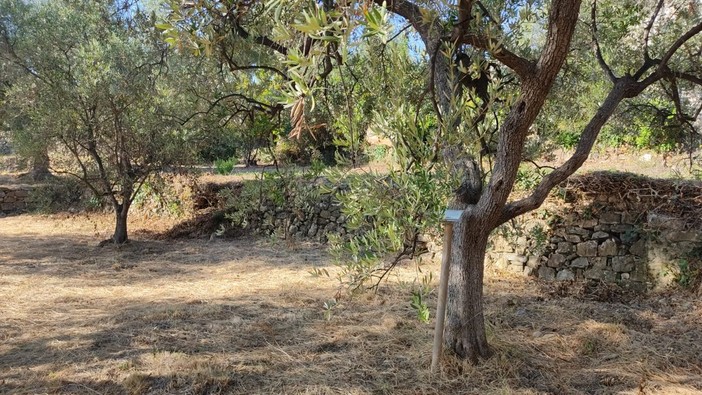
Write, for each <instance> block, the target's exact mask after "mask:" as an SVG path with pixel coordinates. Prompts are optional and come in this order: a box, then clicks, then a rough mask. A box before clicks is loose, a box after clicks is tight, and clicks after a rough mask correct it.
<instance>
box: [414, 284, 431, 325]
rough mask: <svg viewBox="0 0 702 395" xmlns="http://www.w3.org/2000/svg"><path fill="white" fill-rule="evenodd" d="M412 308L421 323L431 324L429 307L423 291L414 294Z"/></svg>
mask: <svg viewBox="0 0 702 395" xmlns="http://www.w3.org/2000/svg"><path fill="white" fill-rule="evenodd" d="M410 306H411V307H412V309H414V310H415V311H416V312H417V319H418V320H419V321H421V322H423V323H427V322H429V306H427V303H426V301H425V300H424V295H423V293H422V292H421V291H413V292H412V302H411V303H410Z"/></svg>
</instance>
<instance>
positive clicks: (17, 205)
mask: <svg viewBox="0 0 702 395" xmlns="http://www.w3.org/2000/svg"><path fill="white" fill-rule="evenodd" d="M29 192H30V191H29V188H8V187H0V212H2V213H3V214H9V213H16V212H22V211H25V210H26V209H27V201H28V200H29Z"/></svg>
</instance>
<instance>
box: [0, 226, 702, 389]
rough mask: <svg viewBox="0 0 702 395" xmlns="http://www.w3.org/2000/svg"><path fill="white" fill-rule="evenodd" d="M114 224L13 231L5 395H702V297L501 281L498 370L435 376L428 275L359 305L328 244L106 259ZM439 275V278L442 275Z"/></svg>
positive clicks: (145, 246)
mask: <svg viewBox="0 0 702 395" xmlns="http://www.w3.org/2000/svg"><path fill="white" fill-rule="evenodd" d="M109 219H110V218H108V217H100V218H95V217H88V218H86V217H85V216H54V217H45V216H30V215H23V216H13V217H7V218H2V219H0V294H1V295H0V317H2V319H1V320H0V393H3V394H40V393H50V394H177V393H181V394H191V393H195V394H256V393H260V394H264V393H265V394H283V393H289V394H296V393H305V394H384V393H388V394H389V393H392V394H397V393H400V394H403V393H405V394H454V393H456V394H458V393H460V394H615V393H616V394H699V393H702V361H701V359H700V355H702V301H700V300H699V298H697V299H695V298H694V297H692V296H691V295H689V294H685V293H669V294H664V295H663V294H658V295H652V296H647V297H632V298H628V297H622V298H619V299H616V298H609V299H607V298H601V297H592V296H588V295H592V294H593V293H594V292H595V291H594V290H589V291H587V290H586V291H583V292H582V293H567V292H564V291H558V290H557V289H552V288H545V287H544V286H543V285H542V284H539V283H536V282H533V281H530V280H525V279H523V278H518V277H510V276H509V275H505V274H502V273H493V272H490V271H488V273H487V280H486V284H485V294H486V309H487V310H486V318H487V322H488V330H489V336H490V342H491V344H492V345H493V347H494V349H495V356H494V357H492V358H491V359H489V360H487V361H484V362H482V363H481V364H480V365H478V366H471V365H469V364H467V363H464V362H462V361H459V360H457V359H456V358H454V357H453V356H451V355H450V354H449V353H446V354H445V357H444V360H443V362H442V366H441V373H440V374H439V375H436V376H431V375H430V374H429V369H428V367H429V364H430V358H431V356H430V354H431V342H432V331H433V325H431V324H422V323H420V322H418V321H417V320H416V318H415V317H416V313H415V312H414V311H413V310H412V309H411V308H410V303H409V296H410V294H411V291H412V289H413V284H412V281H413V279H415V277H416V269H415V268H413V267H411V266H408V267H403V268H400V269H399V270H398V271H397V272H395V273H394V274H393V276H392V278H391V279H390V281H389V282H388V283H387V285H386V286H385V287H383V288H381V290H380V292H379V293H378V294H377V295H374V294H367V295H361V296H356V297H354V298H350V297H347V296H345V295H343V293H339V288H338V282H337V280H336V279H334V276H335V273H336V270H335V268H334V267H333V266H332V265H331V264H330V262H331V261H330V259H329V257H328V256H327V255H326V254H325V253H324V249H323V247H322V246H319V245H315V244H296V245H285V244H282V243H280V242H276V241H274V240H271V239H252V238H240V239H236V240H231V241H221V240H214V241H208V240H203V239H198V240H175V241H168V242H165V241H161V240H153V239H149V238H147V237H145V236H143V235H145V234H146V233H141V234H142V236H135V237H134V239H135V240H134V241H132V242H131V243H129V244H127V245H125V246H121V247H116V246H108V247H105V248H97V247H96V245H97V243H98V242H99V241H100V240H102V239H103V238H104V235H103V234H99V233H100V232H102V230H101V229H102V228H103V227H104V225H105V224H108V223H109ZM100 221H102V222H100ZM130 225H131V226H132V229H134V230H136V231H137V234H139V230H140V229H152V228H153V227H157V228H158V227H159V226H161V227H162V228H167V227H168V226H169V225H170V224H163V223H158V224H154V223H148V222H140V220H139V219H138V218H136V219H134V220H133V221H132V223H131V224H130ZM313 267H319V268H321V267H325V268H327V270H328V271H329V272H330V274H331V278H328V277H325V276H322V277H315V276H313V275H312V274H311V272H312V268H313ZM422 270H423V272H424V273H426V272H427V271H432V272H434V274H435V278H436V277H437V276H436V274H437V272H438V263H437V262H435V263H430V264H426V265H425V266H424V267H423V268H422ZM337 296H338V297H339V299H338V303H337V304H336V305H333V304H332V303H327V306H328V307H329V306H331V307H329V308H325V307H324V306H325V302H328V301H330V300H331V299H333V298H334V297H337ZM603 300H604V301H603ZM429 303H430V308H431V309H432V312H433V309H435V305H434V299H433V298H430V300H429Z"/></svg>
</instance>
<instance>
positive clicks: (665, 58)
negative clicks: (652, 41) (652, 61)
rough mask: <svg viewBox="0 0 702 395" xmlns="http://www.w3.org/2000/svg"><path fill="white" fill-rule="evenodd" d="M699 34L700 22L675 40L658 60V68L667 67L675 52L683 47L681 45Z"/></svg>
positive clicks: (701, 27)
mask: <svg viewBox="0 0 702 395" xmlns="http://www.w3.org/2000/svg"><path fill="white" fill-rule="evenodd" d="M700 32H702V22H700V23H698V24H697V25H695V26H693V27H692V28H691V29H690V30H688V31H687V32H685V34H683V35H682V36H680V37H679V38H678V39H677V40H675V42H674V43H673V45H671V46H670V48H668V51H667V52H666V53H665V55H663V57H662V58H661V59H660V60H659V62H658V63H659V67H660V66H664V65H667V64H668V61H669V60H670V58H671V57H673V55H675V52H677V51H678V49H680V47H682V46H683V44H685V43H686V42H687V41H688V40H690V39H691V38H692V37H694V36H696V35H697V34H699V33H700Z"/></svg>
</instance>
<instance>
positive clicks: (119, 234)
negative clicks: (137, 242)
mask: <svg viewBox="0 0 702 395" xmlns="http://www.w3.org/2000/svg"><path fill="white" fill-rule="evenodd" d="M128 214H129V203H127V202H124V203H122V204H118V205H117V206H115V233H114V234H113V235H112V242H113V243H115V244H124V243H126V242H127V241H129V237H128V235H127V217H128Z"/></svg>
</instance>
